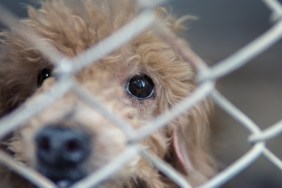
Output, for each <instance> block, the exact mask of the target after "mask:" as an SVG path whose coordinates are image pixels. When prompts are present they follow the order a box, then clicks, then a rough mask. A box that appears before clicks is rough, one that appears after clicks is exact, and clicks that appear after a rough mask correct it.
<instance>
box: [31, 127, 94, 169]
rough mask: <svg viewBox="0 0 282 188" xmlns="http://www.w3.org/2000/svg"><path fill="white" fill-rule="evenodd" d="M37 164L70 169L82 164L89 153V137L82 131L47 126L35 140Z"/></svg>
mask: <svg viewBox="0 0 282 188" xmlns="http://www.w3.org/2000/svg"><path fill="white" fill-rule="evenodd" d="M35 142H36V154H37V161H38V163H39V164H43V165H44V166H49V167H62V168H70V167H72V166H77V165H80V164H81V163H83V162H84V161H85V160H86V159H87V158H88V156H89V155H90V153H91V146H90V145H91V144H90V137H89V136H88V135H87V134H86V133H85V132H82V131H78V130H72V129H68V128H63V127H59V126H48V127H45V128H43V129H42V130H40V131H39V132H38V134H37V135H36V138H35Z"/></svg>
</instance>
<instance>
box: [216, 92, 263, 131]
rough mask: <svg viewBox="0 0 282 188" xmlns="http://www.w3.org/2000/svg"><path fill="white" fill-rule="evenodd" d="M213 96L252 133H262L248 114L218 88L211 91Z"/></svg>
mask: <svg viewBox="0 0 282 188" xmlns="http://www.w3.org/2000/svg"><path fill="white" fill-rule="evenodd" d="M211 97H212V99H213V100H214V102H215V103H216V104H217V105H218V106H219V107H221V108H222V109H223V110H224V111H225V112H227V113H228V114H230V115H231V116H232V118H233V119H235V120H236V121H238V122H239V123H240V125H242V126H243V127H245V128H246V129H248V130H249V131H250V132H252V133H256V134H259V133H261V130H260V129H259V127H258V126H257V125H256V124H255V123H254V122H253V121H252V120H251V119H250V118H249V117H248V116H246V115H245V114H244V113H243V112H241V111H240V110H239V109H238V108H236V107H235V106H234V105H233V104H232V103H231V102H229V101H228V100H227V99H226V98H225V97H224V96H223V95H221V94H220V93H219V92H218V91H217V90H214V91H213V92H212V93H211Z"/></svg>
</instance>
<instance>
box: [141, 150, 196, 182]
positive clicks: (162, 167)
mask: <svg viewBox="0 0 282 188" xmlns="http://www.w3.org/2000/svg"><path fill="white" fill-rule="evenodd" d="M141 154H142V156H143V157H144V158H145V159H147V160H148V161H149V162H150V163H152V165H153V166H155V167H156V168H157V169H158V170H159V171H160V172H162V173H164V174H165V175H166V176H167V177H168V178H170V179H171V180H172V181H174V182H175V183H176V185H178V186H179V187H181V188H191V187H192V186H191V185H190V184H189V182H188V181H187V180H186V179H185V178H184V177H183V176H182V175H181V174H180V173H178V172H177V171H175V170H174V169H173V168H172V167H171V166H169V165H168V164H167V163H165V162H164V161H162V160H161V159H158V158H157V157H156V156H154V155H153V154H152V153H150V152H149V151H146V150H144V149H142V150H141Z"/></svg>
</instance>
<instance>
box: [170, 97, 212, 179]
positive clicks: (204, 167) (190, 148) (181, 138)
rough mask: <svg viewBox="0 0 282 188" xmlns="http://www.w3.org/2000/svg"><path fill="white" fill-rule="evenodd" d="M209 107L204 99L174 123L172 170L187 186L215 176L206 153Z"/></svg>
mask: <svg viewBox="0 0 282 188" xmlns="http://www.w3.org/2000/svg"><path fill="white" fill-rule="evenodd" d="M211 108H212V105H211V103H210V102H209V101H208V100H205V101H204V102H202V103H201V104H199V105H198V106H196V107H195V108H194V109H193V110H191V111H190V112H188V113H187V114H186V115H184V116H183V117H180V118H179V119H178V120H177V121H176V122H174V126H173V130H172V142H173V143H172V150H173V151H174V152H175V155H174V156H175V158H176V159H175V160H176V161H178V162H177V164H176V167H177V168H178V170H179V171H182V172H184V174H185V175H186V176H187V177H188V180H189V181H190V182H191V183H193V184H194V183H196V184H199V183H203V182H205V181H206V180H207V179H209V178H210V177H212V176H213V175H214V173H215V163H214V161H213V157H212V154H211V151H210V127H209V115H210V113H211Z"/></svg>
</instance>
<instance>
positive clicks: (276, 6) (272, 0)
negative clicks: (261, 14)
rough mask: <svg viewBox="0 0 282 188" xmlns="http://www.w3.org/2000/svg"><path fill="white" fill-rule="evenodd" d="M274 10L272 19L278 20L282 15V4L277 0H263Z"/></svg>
mask: <svg viewBox="0 0 282 188" xmlns="http://www.w3.org/2000/svg"><path fill="white" fill-rule="evenodd" d="M262 1H263V2H264V3H265V4H266V5H267V6H268V7H269V8H270V10H271V11H272V14H273V15H272V20H273V21H278V20H279V19H281V17H282V6H281V4H280V3H279V1H277V0H262Z"/></svg>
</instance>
